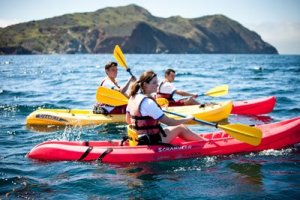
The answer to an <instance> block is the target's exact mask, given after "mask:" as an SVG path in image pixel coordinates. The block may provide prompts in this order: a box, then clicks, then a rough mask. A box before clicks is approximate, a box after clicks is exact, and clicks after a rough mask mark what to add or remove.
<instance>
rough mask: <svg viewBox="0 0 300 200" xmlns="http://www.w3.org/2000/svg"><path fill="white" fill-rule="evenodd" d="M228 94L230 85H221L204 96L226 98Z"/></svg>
mask: <svg viewBox="0 0 300 200" xmlns="http://www.w3.org/2000/svg"><path fill="white" fill-rule="evenodd" d="M226 94H228V85H220V86H217V87H214V88H213V89H210V90H208V91H207V92H206V93H204V95H206V96H212V97H219V96H224V95H226Z"/></svg>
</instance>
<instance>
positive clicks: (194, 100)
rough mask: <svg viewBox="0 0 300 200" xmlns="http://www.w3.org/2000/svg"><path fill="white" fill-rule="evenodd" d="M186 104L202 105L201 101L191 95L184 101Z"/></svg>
mask: <svg viewBox="0 0 300 200" xmlns="http://www.w3.org/2000/svg"><path fill="white" fill-rule="evenodd" d="M184 105H186V106H187V105H200V103H199V102H198V101H197V100H196V99H195V98H193V97H189V98H187V99H186V100H185V101H184Z"/></svg>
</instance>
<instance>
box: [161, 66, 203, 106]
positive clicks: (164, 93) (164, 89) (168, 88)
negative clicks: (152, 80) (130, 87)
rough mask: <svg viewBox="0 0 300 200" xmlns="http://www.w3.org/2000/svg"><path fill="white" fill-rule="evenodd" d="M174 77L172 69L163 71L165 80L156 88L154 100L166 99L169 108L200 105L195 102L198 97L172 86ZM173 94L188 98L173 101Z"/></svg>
mask: <svg viewBox="0 0 300 200" xmlns="http://www.w3.org/2000/svg"><path fill="white" fill-rule="evenodd" d="M175 75H176V74H175V70H173V69H167V70H166V71H165V79H164V80H163V81H162V82H160V84H159V86H158V89H157V95H156V98H166V99H167V100H168V101H169V106H186V105H200V103H199V102H198V101H197V100H196V98H197V97H198V95H197V94H192V93H188V92H185V91H183V90H177V89H176V87H175V86H174V85H173V82H174V80H175ZM174 94H178V95H181V96H189V97H188V98H184V99H180V100H176V101H175V100H174V98H173V96H174Z"/></svg>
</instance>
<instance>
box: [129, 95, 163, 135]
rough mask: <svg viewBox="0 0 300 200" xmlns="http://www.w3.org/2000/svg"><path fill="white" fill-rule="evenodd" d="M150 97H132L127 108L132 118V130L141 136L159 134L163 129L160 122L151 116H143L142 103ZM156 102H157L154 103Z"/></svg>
mask: <svg viewBox="0 0 300 200" xmlns="http://www.w3.org/2000/svg"><path fill="white" fill-rule="evenodd" d="M146 98H149V97H146V96H144V95H136V96H134V97H130V99H129V101H128V104H127V107H128V110H129V114H130V117H131V124H130V125H131V128H132V129H133V130H135V131H136V132H137V133H138V134H139V135H141V134H149V135H151V134H158V133H160V132H161V130H162V128H161V126H160V125H159V121H158V120H156V119H153V118H152V117H150V116H142V114H141V111H140V108H141V104H142V102H143V101H144V100H145V99H146ZM154 102H155V101H154Z"/></svg>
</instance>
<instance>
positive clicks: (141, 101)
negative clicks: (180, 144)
mask: <svg viewBox="0 0 300 200" xmlns="http://www.w3.org/2000/svg"><path fill="white" fill-rule="evenodd" d="M157 86H158V80H157V77H156V74H155V73H154V72H153V71H146V72H144V73H143V74H142V75H141V76H140V78H139V79H138V81H136V82H135V83H134V84H133V85H132V87H131V90H130V94H129V96H130V98H129V100H128V104H127V108H126V122H127V123H128V124H129V127H130V128H131V129H132V130H134V131H135V132H137V134H138V138H139V142H138V144H139V145H149V144H158V143H171V142H172V141H173V140H174V139H175V138H176V137H177V136H178V137H180V138H182V139H184V140H187V141H201V140H205V139H203V138H202V137H200V136H199V135H197V134H196V133H194V132H192V131H191V130H190V129H188V128H187V127H186V126H185V125H183V124H184V123H186V122H189V121H191V120H192V119H193V117H187V118H182V119H173V118H169V117H168V116H166V115H165V114H164V112H163V111H162V109H161V108H160V106H159V105H158V104H157V103H156V101H155V100H154V99H153V97H151V94H152V93H155V92H156V90H157ZM160 123H163V124H166V125H168V126H167V127H165V128H164V129H163V128H162V127H161V126H160Z"/></svg>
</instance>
